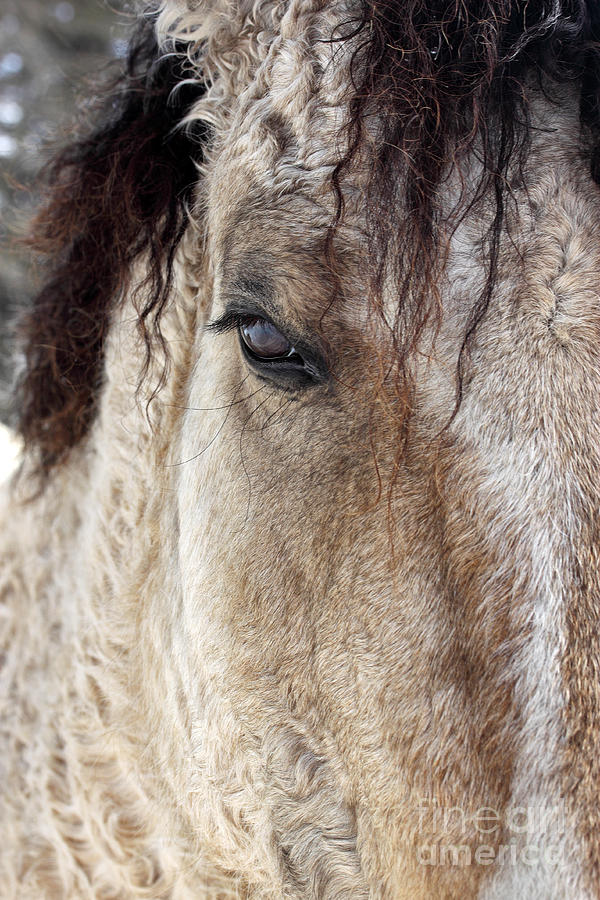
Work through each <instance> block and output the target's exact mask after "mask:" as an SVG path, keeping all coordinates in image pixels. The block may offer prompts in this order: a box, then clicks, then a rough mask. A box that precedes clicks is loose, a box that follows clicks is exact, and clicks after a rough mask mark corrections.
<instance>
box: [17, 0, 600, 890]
mask: <svg viewBox="0 0 600 900" xmlns="http://www.w3.org/2000/svg"><path fill="white" fill-rule="evenodd" d="M343 16H344V9H343V7H342V6H341V5H340V6H336V5H335V4H332V3H327V4H325V3H322V2H312V0H311V2H306V0H292V2H290V3H289V4H283V3H274V2H272V0H263V2H255V3H253V4H250V3H245V2H240V3H235V4H234V3H232V2H230V0H215V2H211V3H208V2H207V3H206V4H200V3H197V4H195V3H190V4H189V5H185V4H179V5H177V4H176V3H175V2H167V3H165V5H164V8H163V11H162V14H161V16H160V19H159V31H160V34H161V36H162V40H163V42H164V46H165V51H168V49H169V42H170V40H171V39H172V37H173V36H174V35H177V37H178V38H179V39H180V40H181V39H184V40H185V41H187V42H188V46H189V57H190V60H191V62H192V64H193V66H194V67H195V69H194V70H193V71H192V72H191V74H190V77H194V71H197V72H199V71H200V69H202V70H203V71H204V74H205V76H208V77H209V79H210V81H211V85H212V86H211V87H210V89H209V91H208V93H207V95H206V97H205V98H204V99H203V100H202V101H201V102H200V104H199V105H198V107H197V108H196V109H195V111H194V114H193V115H194V116H195V117H198V118H202V119H204V120H206V121H210V122H211V123H212V124H213V125H214V126H215V129H216V139H215V143H214V146H213V149H212V151H211V154H210V156H209V158H208V159H207V160H206V161H205V163H204V166H203V172H202V179H201V182H200V186H199V194H198V201H197V209H196V211H195V225H194V227H190V228H189V230H188V233H187V235H186V237H185V239H184V242H183V244H182V246H181V248H180V250H179V257H178V268H177V282H176V285H175V288H174V291H173V297H172V301H171V304H170V307H169V309H168V311H167V313H166V319H165V325H164V328H165V335H166V338H167V346H168V349H169V353H170V358H171V361H170V368H169V375H168V379H167V383H166V385H165V386H164V387H163V388H162V389H161V391H160V392H159V394H158V395H157V397H155V398H154V399H153V401H152V403H151V405H150V416H149V420H148V418H147V417H146V413H145V403H144V399H145V398H144V397H143V396H142V397H141V398H140V397H137V398H136V394H135V389H136V385H137V382H138V375H139V371H140V369H141V366H142V361H143V352H142V348H140V346H139V345H138V340H137V337H136V334H137V332H136V329H135V312H134V309H133V307H132V306H131V304H130V303H129V302H127V303H125V304H124V306H123V308H122V309H121V310H120V311H119V312H118V314H116V315H115V320H114V321H113V324H112V330H111V336H110V341H109V347H108V351H107V357H106V363H105V379H106V380H105V386H104V389H103V393H102V399H101V407H100V411H99V415H98V418H97V420H96V422H95V424H94V426H93V429H92V432H91V434H90V435H89V437H88V438H87V439H86V441H85V443H84V444H83V445H81V446H80V447H78V448H77V449H76V450H75V451H73V453H72V454H71V456H70V458H69V461H68V463H67V464H66V465H65V466H64V467H62V468H61V469H59V470H57V471H56V472H55V473H54V475H53V476H52V480H51V482H50V484H49V485H48V486H47V488H46V490H45V492H44V493H43V494H42V495H41V496H39V497H37V498H35V499H33V500H29V502H23V501H24V498H26V497H27V495H28V490H30V485H29V481H28V478H29V476H28V465H29V463H28V461H27V460H25V464H24V469H23V471H22V473H21V475H20V476H19V477H18V478H17V479H16V480H15V481H14V482H13V483H12V484H11V485H10V486H8V487H5V488H4V496H3V503H2V513H1V515H2V524H1V529H2V532H1V533H2V546H1V548H0V604H1V605H0V627H1V629H2V630H1V632H0V660H1V661H2V676H1V681H0V688H1V692H2V693H1V694H0V697H1V700H0V704H1V705H0V727H1V731H0V740H1V750H0V792H1V793H0V796H1V798H2V799H1V804H2V805H1V806H0V822H1V823H2V825H1V831H0V896H1V897H2V898H13V897H14V898H19V900H40V898H56V900H58V898H61V900H62V898H82V900H83V898H100V897H102V898H109V897H110V898H123V900H125V898H134V897H155V898H173V900H176V898H177V900H179V898H181V900H183V898H192V897H193V898H201V897H206V898H221V897H223V898H226V897H252V898H264V900H267V898H273V900H275V898H289V900H292V898H301V897H302V898H304V897H319V898H353V900H357V898H363V897H364V898H367V897H370V898H398V900H402V898H407V900H418V898H432V900H433V898H435V900H442V898H455V897H456V898H458V897H460V898H467V897H469V898H475V897H485V898H490V900H491V898H494V900H496V898H503V900H508V898H514V900H517V898H522V897H527V898H531V900H535V898H538V900H549V898H552V900H558V898H565V900H566V898H569V900H583V898H587V897H592V896H597V892H598V887H599V884H600V881H599V860H598V855H599V850H598V845H597V837H596V834H597V830H598V825H599V824H600V823H599V822H598V812H597V788H598V763H597V760H596V748H597V727H598V721H599V719H598V710H599V708H600V700H599V698H598V679H597V675H598V672H597V669H596V668H595V667H596V666H597V664H598V660H599V659H600V653H599V646H598V642H599V637H598V630H597V625H598V621H597V620H598V602H597V601H598V591H597V585H596V582H597V578H598V575H597V563H598V559H597V556H598V553H597V547H598V542H597V535H596V532H595V528H596V526H595V522H596V521H597V519H598V514H599V513H600V487H599V484H598V474H597V473H598V471H600V459H599V453H600V451H599V448H600V433H599V431H600V420H599V417H598V397H599V396H600V367H599V366H598V345H599V337H600V320H599V312H598V310H599V308H600V307H599V305H598V299H599V296H598V294H599V288H598V271H599V270H600V235H599V231H598V221H599V219H600V197H599V196H598V193H597V191H595V190H593V189H591V188H590V180H589V176H588V174H587V171H586V170H585V166H584V163H583V162H582V161H581V160H580V159H579V151H578V146H577V141H576V134H575V132H576V130H577V129H578V125H577V124H576V122H575V121H573V122H572V123H571V122H570V118H569V117H570V116H571V113H570V112H568V106H569V104H568V103H567V100H568V99H569V98H566V99H565V104H564V108H561V109H557V108H554V107H552V108H551V107H549V105H548V104H547V103H546V101H545V100H544V99H543V98H537V100H536V99H535V98H534V100H533V101H532V102H533V103H534V108H535V116H536V121H537V122H538V124H544V122H545V121H546V120H547V119H548V117H552V124H553V125H555V126H556V125H558V124H560V128H557V131H556V139H555V140H554V141H553V144H552V146H551V148H548V146H547V141H546V140H545V138H544V137H543V132H542V131H541V130H540V132H539V135H540V136H538V137H536V136H534V138H533V145H532V148H531V152H530V155H529V160H528V165H527V182H528V194H527V195H526V194H525V193H524V192H522V193H519V192H518V191H517V193H516V194H515V201H516V207H515V209H514V210H513V211H512V213H511V217H512V218H511V237H510V239H509V238H505V240H504V243H503V245H502V248H501V257H500V263H501V264H500V273H499V279H498V287H497V289H496V291H495V293H494V297H493V301H492V305H491V307H490V309H489V311H488V314H487V315H486V317H485V319H484V320H483V322H482V323H481V325H480V327H479V329H478V332H477V336H476V340H475V343H474V345H473V348H472V352H471V365H470V367H469V378H468V383H467V384H466V385H465V393H464V399H463V403H462V405H461V407H460V409H459V412H458V414H457V416H456V418H455V419H454V421H453V422H452V424H451V426H450V428H449V429H448V430H447V431H443V426H444V425H445V424H446V423H447V421H448V417H449V415H450V413H451V412H452V409H453V404H454V396H455V393H454V392H455V374H456V360H457V356H458V352H459V349H460V343H461V335H462V333H463V330H464V321H465V316H466V314H467V313H468V309H469V304H468V301H469V300H470V299H472V296H473V294H474V292H475V291H476V290H477V287H478V285H480V283H481V279H482V278H483V263H482V260H481V259H480V256H479V249H478V248H479V247H480V240H481V237H482V235H483V234H484V232H485V229H486V227H487V225H488V224H489V223H488V222H487V220H486V211H485V208H478V210H477V211H476V212H477V214H476V215H473V216H472V217H471V218H470V219H468V220H467V222H466V223H465V224H463V225H462V226H461V228H460V229H459V230H458V231H457V232H456V234H455V235H454V237H453V239H452V243H451V246H450V252H449V259H448V267H447V273H446V278H445V281H444V283H443V285H442V287H441V291H442V296H443V299H444V318H443V321H442V325H441V328H440V331H439V333H438V334H437V336H436V339H435V347H434V350H433V352H432V353H430V354H429V355H427V354H425V353H424V354H423V355H422V356H420V357H419V358H418V359H416V360H415V362H414V365H415V371H416V372H417V373H418V377H417V399H416V412H415V416H414V422H413V426H412V431H411V438H410V441H409V445H408V447H407V452H406V454H405V457H404V459H403V461H402V465H401V467H400V469H399V470H398V471H397V472H396V473H395V476H394V477H395V482H394V488H393V492H392V495H391V499H390V502H389V504H388V502H387V498H388V494H387V486H389V484H390V480H391V479H392V473H393V467H394V460H395V449H396V446H395V442H396V440H397V431H396V428H395V425H394V421H393V416H392V412H393V408H394V402H395V400H394V395H393V392H392V393H390V394H389V395H387V394H386V391H385V390H381V389H380V390H378V391H376V390H375V384H376V382H377V381H378V375H379V355H380V353H381V352H382V349H381V348H384V349H383V352H385V346H386V345H385V340H386V338H385V333H384V331H383V330H382V332H381V333H380V334H377V333H374V332H373V330H372V329H373V328H374V327H375V326H374V325H373V323H369V322H365V318H364V312H363V308H364V306H363V303H362V298H363V294H364V291H365V290H366V286H365V282H364V270H363V267H362V266H361V254H363V253H364V248H365V243H364V229H365V224H364V219H363V218H362V216H363V212H362V208H361V200H360V182H359V176H358V175H356V176H355V177H354V180H350V181H349V182H348V184H347V185H346V188H345V190H346V199H347V213H346V218H345V220H344V225H343V227H342V228H341V229H340V230H339V232H338V235H337V238H336V240H337V250H338V251H339V257H340V258H341V259H342V260H343V264H344V266H345V271H344V273H343V275H344V283H345V286H347V298H346V300H345V302H344V304H343V305H340V306H338V307H335V308H334V309H333V311H332V313H331V315H329V316H328V317H327V318H326V319H325V320H324V324H323V326H322V327H323V328H324V329H326V332H327V333H326V338H327V340H328V342H329V343H330V344H331V346H332V348H333V349H334V351H335V354H336V355H335V376H336V377H335V382H334V384H333V385H324V386H318V387H313V388H311V389H310V390H308V391H306V392H304V393H302V392H295V393H291V394H282V393H281V392H280V391H278V390H277V389H275V388H274V387H272V386H271V385H268V384H265V383H264V382H261V381H260V380H259V379H257V378H256V376H255V375H253V374H252V373H251V372H250V371H249V370H248V368H247V367H246V364H245V362H244V359H243V356H242V354H241V352H240V349H239V347H238V345H237V341H236V337H235V334H234V333H229V334H222V335H217V334H214V333H209V332H208V333H207V332H206V330H205V328H204V326H205V325H206V323H207V322H208V321H209V320H210V319H215V318H216V317H217V316H218V315H219V314H221V313H222V312H223V309H224V306H225V303H226V302H227V300H228V299H229V298H230V297H231V296H232V292H234V291H235V290H236V289H237V288H236V278H237V277H238V275H239V273H240V272H241V273H244V274H245V275H247V276H248V277H250V278H254V279H257V280H260V279H261V278H267V279H268V281H269V283H270V284H271V285H272V287H273V303H274V304H275V306H276V308H277V310H278V314H279V320H280V321H282V322H283V323H284V324H288V325H289V326H290V327H294V328H296V329H301V330H303V331H304V332H305V333H306V334H309V335H310V334H313V333H317V332H318V330H319V328H320V327H321V317H322V313H323V311H324V309H325V308H326V306H327V304H328V303H329V300H330V296H331V280H330V273H329V272H328V269H327V264H326V261H325V260H324V259H323V258H322V257H320V256H319V251H318V250H317V248H319V247H320V246H321V245H322V240H323V235H324V229H325V228H326V227H327V224H328V222H329V221H330V218H331V213H332V209H333V207H332V204H333V198H332V196H331V192H330V191H329V189H328V186H327V179H328V176H329V174H330V172H331V167H332V165H333V164H334V162H335V153H336V150H337V148H336V146H335V145H334V144H332V136H335V135H336V134H337V132H338V130H339V125H340V123H341V121H342V109H343V98H344V92H345V89H346V86H347V62H348V52H347V50H346V49H344V48H341V49H339V48H336V47H335V46H332V45H331V44H328V43H326V42H320V41H319V40H318V38H319V37H323V36H327V35H328V34H329V33H330V31H331V26H332V24H335V21H336V20H337V19H339V18H343ZM336 51H337V52H336ZM317 71H318V72H319V73H323V72H324V73H325V74H324V75H323V77H320V78H319V79H316V77H315V73H316V72H317ZM546 124H547V121H546ZM517 248H519V249H518V250H517ZM432 339H433V338H432ZM155 367H156V371H155V373H154V375H153V376H151V378H150V380H149V382H148V383H147V385H146V387H145V390H146V391H147V392H148V396H150V395H151V393H152V387H153V384H152V377H154V378H158V377H159V373H160V371H161V359H160V357H159V356H157V358H156V360H155ZM380 484H381V485H382V487H380ZM582 573H584V574H582ZM573 735H575V736H576V737H575V738H573V737H572V736H573ZM569 736H571V737H569ZM527 806H530V807H532V808H533V809H534V811H535V815H544V814H548V813H550V816H549V822H550V824H549V825H548V827H547V828H542V827H534V828H533V831H532V832H530V833H524V831H523V829H522V828H521V829H520V830H519V828H517V827H514V826H516V824H517V823H522V821H523V819H522V814H521V813H519V812H515V810H519V809H520V808H522V807H527ZM558 808H560V811H561V816H560V817H559V818H560V821H558V820H557V817H556V816H554V817H553V815H552V812H553V811H556V809H558ZM435 810H438V812H437V813H436V812H435ZM450 810H455V812H454V813H453V814H450V813H448V811H450ZM482 810H488V813H487V815H491V813H490V812H489V811H490V810H491V811H493V812H494V813H495V814H496V824H497V827H496V828H494V829H493V830H492V831H485V830H483V829H482V828H481V822H482V817H485V815H486V813H485V812H482ZM519 816H520V818H519ZM481 845H485V846H487V847H489V848H491V850H492V851H493V852H494V853H497V852H498V849H499V847H500V846H502V845H504V846H506V847H508V848H513V849H509V850H508V851H505V852H504V864H502V863H498V862H494V863H493V864H491V865H487V864H486V863H485V853H484V854H483V857H484V861H483V862H475V853H476V851H477V848H478V847H480V846H481ZM533 845H535V846H536V847H537V850H538V857H539V859H538V858H536V861H534V863H533V864H531V865H529V864H528V863H527V862H523V858H522V855H521V854H522V850H523V848H524V847H526V848H529V850H530V848H531V847H532V846H533ZM443 847H446V848H448V847H462V848H463V850H462V851H461V852H462V853H463V855H464V856H466V852H467V850H468V852H469V854H471V855H472V864H471V865H452V864H450V863H448V864H445V865H441V864H436V865H431V864H429V863H430V862H431V860H432V853H433V850H434V848H437V849H435V852H438V850H439V848H443ZM546 850H548V853H547V854H546V855H544V854H545V852H546ZM550 851H551V852H550ZM511 853H514V854H515V858H516V855H517V854H518V861H517V862H516V863H515V864H513V862H512V860H511V856H510V854H511ZM530 855H531V853H530Z"/></svg>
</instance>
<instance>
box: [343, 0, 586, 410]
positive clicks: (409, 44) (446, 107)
mask: <svg viewBox="0 0 600 900" xmlns="http://www.w3.org/2000/svg"><path fill="white" fill-rule="evenodd" d="M361 12H362V15H361V17H360V19H359V20H357V21H354V22H348V23H346V25H345V26H344V28H343V29H341V34H340V39H343V38H344V37H348V36H349V35H350V36H352V35H354V37H355V38H357V39H358V42H359V47H358V49H357V51H356V52H355V54H354V57H353V64H352V79H353V85H352V87H353V95H352V97H351V99H350V103H349V113H350V116H349V125H348V133H349V148H350V149H349V151H348V153H347V154H346V156H345V157H344V158H343V159H341V160H340V162H339V163H338V165H337V167H336V170H335V172H334V175H333V186H334V190H335V191H336V192H337V197H338V220H339V218H341V215H342V207H343V199H342V192H341V187H340V185H341V181H342V178H343V175H344V173H345V172H346V170H348V169H349V167H350V164H351V163H352V162H353V160H354V159H355V158H356V157H357V156H360V155H361V152H362V150H363V148H364V147H365V146H367V147H368V148H369V150H368V161H367V164H368V170H369V179H368V189H367V195H368V198H369V199H368V202H367V203H366V204H365V206H366V210H367V225H368V228H367V233H368V234H369V237H370V240H371V244H372V246H371V251H372V253H371V258H372V259H374V260H375V261H376V263H375V265H374V270H373V281H374V284H373V292H372V295H373V296H374V297H375V298H377V297H380V296H381V288H382V282H383V278H384V276H385V277H389V276H390V275H392V276H393V277H394V280H395V283H396V284H397V286H398V288H397V296H398V306H397V314H396V322H395V326H394V327H393V329H392V335H393V340H394V344H395V350H396V353H395V363H396V365H397V367H398V374H399V376H400V382H401V384H400V390H401V391H402V393H403V394H404V396H405V398H406V402H407V403H408V404H409V406H410V376H409V374H408V372H407V371H406V366H405V364H406V361H407V360H408V359H409V357H410V354H411V351H412V350H414V349H415V348H416V346H417V345H418V344H419V341H420V338H421V336H422V334H423V331H424V328H425V326H426V325H427V324H431V322H432V319H433V320H434V324H435V323H436V322H437V321H438V320H439V312H440V303H439V295H438V293H437V288H436V285H437V280H438V279H437V276H438V273H439V270H440V265H443V259H442V258H441V257H442V256H443V250H444V246H447V245H446V244H445V243H444V241H443V239H442V235H443V233H444V230H445V231H446V232H448V228H449V227H450V230H451V229H452V227H456V226H457V225H458V224H459V222H460V221H462V219H463V218H464V217H465V216H466V215H467V214H468V211H469V210H470V209H472V208H473V206H474V205H475V204H476V203H477V201H478V200H479V199H480V198H482V197H483V196H485V197H486V198H490V200H491V203H492V213H491V216H490V227H489V231H488V234H487V241H486V243H487V247H486V248H485V249H486V256H487V281H486V284H485V287H484V289H483V291H482V293H481V295H480V296H479V297H477V298H476V299H475V302H474V303H473V306H472V309H471V313H470V317H469V321H468V324H467V329H466V333H465V337H464V342H463V346H462V350H461V354H460V359H459V361H458V391H457V400H456V409H458V406H459V404H460V399H461V395H462V378H463V364H464V355H465V350H466V349H467V348H468V345H469V341H470V338H471V336H472V335H473V334H474V332H475V329H476V328H477V325H478V323H479V322H480V321H481V319H482V318H483V316H484V315H485V311H486V309H487V307H488V305H489V302H490V298H491V294H492V291H493V289H494V285H495V281H496V274H497V263H498V248H499V239H500V235H501V232H502V229H503V228H504V227H505V226H506V217H505V211H506V203H507V200H508V199H509V196H510V185H511V182H512V183H513V184H514V183H515V181H519V180H520V179H521V178H522V167H523V163H524V161H525V158H526V155H527V150H528V147H529V137H530V126H529V114H528V107H527V97H526V85H528V84H531V83H533V84H535V83H536V81H537V85H538V86H539V88H540V89H541V90H542V91H543V92H544V93H545V95H546V96H547V97H548V99H549V100H550V101H552V100H553V96H552V91H553V88H554V89H556V87H557V86H561V85H564V84H566V83H571V84H574V85H576V86H578V87H579V88H580V91H581V93H580V121H581V125H582V135H581V146H582V155H583V154H585V153H586V152H587V153H588V155H589V161H590V170H591V176H592V178H593V179H594V180H595V181H596V182H597V183H600V5H599V4H598V3H597V2H595V0H552V2H551V0H403V2H399V0H363V2H362V5H361ZM374 121H377V123H378V129H379V130H378V134H377V139H376V141H373V139H372V135H371V137H370V139H369V138H367V127H368V128H369V129H372V128H373V122H374ZM373 148H374V149H373ZM470 154H474V155H476V156H477V157H478V159H479V160H480V162H481V167H482V176H481V180H480V182H479V185H478V187H477V188H476V190H475V193H473V191H472V189H471V193H470V194H467V192H466V191H465V192H464V194H463V196H462V197H460V198H459V199H458V201H457V203H456V206H455V209H454V210H453V211H451V212H450V213H448V211H447V210H445V211H444V213H442V209H441V205H440V202H439V197H440V195H441V196H442V197H443V180H444V177H445V175H446V174H447V173H448V170H449V169H450V167H451V165H452V164H455V165H456V166H457V168H458V170H459V171H460V168H461V162H463V161H464V160H466V159H467V158H468V156H469V155H470ZM395 208H396V209H401V210H402V213H401V218H400V221H398V218H396V217H395V216H393V213H391V211H393V210H394V209H395ZM406 211H407V212H406ZM391 229H393V231H391ZM407 387H408V390H406V388H407Z"/></svg>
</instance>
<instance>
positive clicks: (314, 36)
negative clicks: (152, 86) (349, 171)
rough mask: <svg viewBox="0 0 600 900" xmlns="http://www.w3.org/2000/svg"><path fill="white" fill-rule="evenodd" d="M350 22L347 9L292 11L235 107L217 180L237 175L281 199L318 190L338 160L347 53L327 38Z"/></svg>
mask: <svg viewBox="0 0 600 900" xmlns="http://www.w3.org/2000/svg"><path fill="white" fill-rule="evenodd" d="M349 15H350V13H349V9H348V7H347V5H346V4H343V5H342V4H335V3H334V4H331V3H329V4H323V3H307V2H300V3H292V4H290V6H289V8H288V10H287V13H286V14H285V16H284V17H283V19H282V21H281V24H280V28H279V31H278V33H277V34H276V36H275V38H274V39H273V40H272V42H271V44H270V47H269V49H268V52H267V55H266V58H265V59H264V60H263V61H262V62H261V64H260V65H259V66H258V67H257V69H256V70H255V71H254V72H253V73H252V74H251V75H250V76H249V79H248V81H247V82H246V84H245V85H244V86H243V89H242V90H240V92H239V94H238V96H237V97H235V98H234V100H233V102H232V107H231V112H230V115H229V117H228V121H227V124H226V128H225V132H224V134H222V135H221V140H220V142H219V144H220V150H219V155H218V161H217V166H216V169H217V180H218V178H219V175H221V174H222V172H223V171H224V170H225V171H226V177H227V179H228V180H229V181H230V182H232V181H235V179H236V175H237V176H238V177H239V179H240V180H241V181H244V182H245V183H248V182H249V181H252V183H253V184H254V185H255V186H256V185H263V186H264V187H265V188H267V187H271V188H274V190H275V192H276V193H277V194H279V195H281V194H282V193H286V192H287V193H289V192H292V191H298V190H300V189H303V190H304V191H308V193H309V195H311V196H314V195H318V194H320V193H321V192H322V191H323V188H324V185H325V183H326V182H327V181H328V177H329V176H330V174H331V171H332V169H333V167H334V166H335V164H336V162H337V160H338V158H339V155H340V149H341V147H340V143H341V142H340V138H341V136H342V131H343V125H344V121H345V116H346V113H345V104H346V101H347V97H348V88H349V58H350V52H349V48H348V47H347V46H346V44H345V42H343V41H335V40H332V37H333V36H334V34H335V30H336V26H338V25H340V24H341V23H342V22H343V21H347V20H348V16H349ZM219 187H220V188H221V191H220V193H221V194H222V184H221V185H219Z"/></svg>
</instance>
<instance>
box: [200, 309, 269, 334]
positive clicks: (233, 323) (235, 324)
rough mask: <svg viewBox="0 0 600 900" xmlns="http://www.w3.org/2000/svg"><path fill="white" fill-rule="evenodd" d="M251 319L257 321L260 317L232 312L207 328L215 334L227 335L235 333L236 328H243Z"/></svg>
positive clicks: (209, 324)
mask: <svg viewBox="0 0 600 900" xmlns="http://www.w3.org/2000/svg"><path fill="white" fill-rule="evenodd" d="M251 318H254V319H255V318H258V316H257V315H256V314H252V313H248V312H245V313H244V312H236V311H235V310H231V311H229V312H226V313H225V314H224V315H222V316H221V317H220V318H219V319H215V321H214V322H209V323H208V325H207V326H206V330H207V331H212V332H214V333H215V334H226V333H227V332H228V331H233V330H234V329H235V328H241V327H242V325H245V324H246V322H247V321H248V320H249V319H251Z"/></svg>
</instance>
